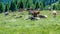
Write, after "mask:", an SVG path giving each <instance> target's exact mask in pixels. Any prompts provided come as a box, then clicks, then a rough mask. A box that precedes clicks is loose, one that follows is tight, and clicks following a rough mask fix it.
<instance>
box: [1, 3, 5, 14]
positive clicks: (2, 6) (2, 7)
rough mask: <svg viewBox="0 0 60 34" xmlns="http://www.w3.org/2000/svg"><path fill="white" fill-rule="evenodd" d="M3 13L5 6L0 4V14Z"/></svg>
mask: <svg viewBox="0 0 60 34" xmlns="http://www.w3.org/2000/svg"><path fill="white" fill-rule="evenodd" d="M4 11H5V5H4V4H3V3H2V2H1V3H0V13H1V12H4Z"/></svg>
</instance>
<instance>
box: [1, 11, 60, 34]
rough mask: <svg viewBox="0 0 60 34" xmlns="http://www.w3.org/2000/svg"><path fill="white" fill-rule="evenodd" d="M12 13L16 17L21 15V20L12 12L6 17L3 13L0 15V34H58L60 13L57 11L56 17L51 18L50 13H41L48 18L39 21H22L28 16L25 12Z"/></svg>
mask: <svg viewBox="0 0 60 34" xmlns="http://www.w3.org/2000/svg"><path fill="white" fill-rule="evenodd" d="M23 13H24V15H22V14H21V13H19V12H14V14H16V15H17V16H20V15H22V16H23V17H22V18H15V16H13V12H11V13H10V14H9V15H8V16H5V15H4V13H2V14H0V34H60V11H57V17H56V18H53V17H52V11H45V10H43V11H41V14H42V15H47V16H48V18H44V19H42V18H41V19H39V20H33V21H31V20H24V18H25V17H26V16H28V13H27V12H23Z"/></svg>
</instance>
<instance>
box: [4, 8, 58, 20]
mask: <svg viewBox="0 0 60 34" xmlns="http://www.w3.org/2000/svg"><path fill="white" fill-rule="evenodd" d="M19 11H20V12H22V11H23V10H22V9H20V10H19ZM27 11H28V15H31V16H30V17H28V18H26V20H28V19H31V20H37V19H40V18H47V15H40V10H38V9H35V10H32V9H27ZM4 14H5V15H8V14H9V12H5V13H4ZM56 14H57V12H56V11H55V10H54V11H53V12H52V15H53V17H56ZM19 17H22V16H19Z"/></svg>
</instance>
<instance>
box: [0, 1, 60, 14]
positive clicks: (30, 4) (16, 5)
mask: <svg viewBox="0 0 60 34" xmlns="http://www.w3.org/2000/svg"><path fill="white" fill-rule="evenodd" d="M44 1H46V0H44ZM44 1H43V2H42V1H41V2H40V0H12V1H11V3H9V1H8V2H7V3H6V5H5V4H4V3H2V2H0V13H1V12H6V11H9V10H11V11H16V10H18V9H20V8H22V9H27V8H31V9H38V8H39V9H41V10H44V9H46V8H47V7H51V6H52V9H55V10H56V9H57V10H60V0H58V4H57V5H56V4H54V5H51V4H49V5H47V7H46V4H47V3H46V2H44ZM56 1H57V0H56Z"/></svg>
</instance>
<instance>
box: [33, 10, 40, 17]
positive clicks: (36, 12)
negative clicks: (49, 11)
mask: <svg viewBox="0 0 60 34" xmlns="http://www.w3.org/2000/svg"><path fill="white" fill-rule="evenodd" d="M39 13H40V12H39V11H38V10H34V11H33V13H32V15H33V16H34V17H37V16H38V15H39Z"/></svg>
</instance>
